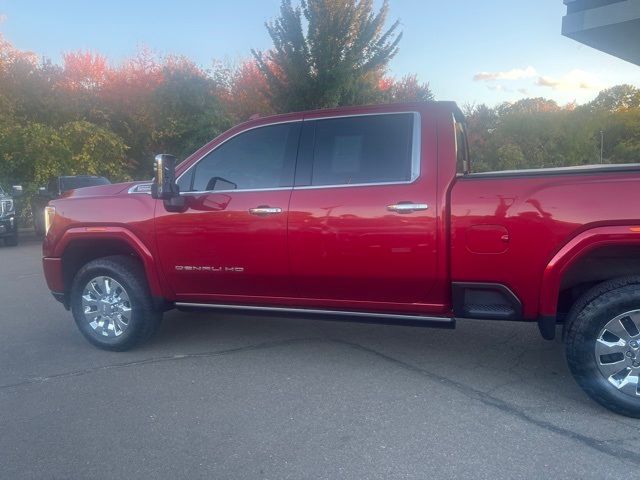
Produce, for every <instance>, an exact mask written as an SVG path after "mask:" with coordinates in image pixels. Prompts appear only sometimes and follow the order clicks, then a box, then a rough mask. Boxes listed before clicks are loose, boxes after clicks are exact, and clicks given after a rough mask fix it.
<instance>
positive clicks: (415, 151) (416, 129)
mask: <svg viewBox="0 0 640 480" xmlns="http://www.w3.org/2000/svg"><path fill="white" fill-rule="evenodd" d="M409 113H410V114H412V115H413V132H412V138H411V178H410V180H403V181H393V182H369V183H346V184H342V183H341V184H336V185H303V186H290V187H270V188H238V189H235V190H199V191H193V192H180V195H202V194H205V193H236V192H273V191H279V190H317V189H319V188H345V187H374V186H386V185H409V184H411V183H413V182H415V181H416V180H417V179H418V178H420V174H421V171H420V170H421V168H420V167H421V158H422V119H421V117H420V113H419V112H416V111H407V112H370V113H352V114H346V115H333V116H331V115H329V116H326V117H313V118H302V119H295V120H282V121H279V122H273V123H266V124H264V125H256V126H254V127H250V128H247V129H246V130H242V131H240V132H238V133H236V134H234V135H232V136H231V137H229V138H227V139H225V140H224V141H223V142H221V143H219V144H218V145H216V146H215V147H213V148H211V149H210V150H208V151H207V152H205V153H203V154H202V155H201V156H200V158H198V159H197V160H196V161H195V162H193V164H191V165H190V166H189V168H187V169H186V170H185V171H184V172H182V173H181V174H180V176H179V177H178V178H176V183H178V181H180V179H181V178H182V177H183V176H184V175H186V174H187V173H188V172H189V171H190V170H191V169H192V168H195V167H196V165H198V163H200V162H201V161H202V159H204V157H206V156H207V155H209V154H210V153H211V152H213V151H214V150H216V149H217V148H219V147H221V146H222V145H224V144H225V143H227V142H228V141H229V140H231V139H232V138H235V137H237V136H238V135H240V134H242V133H245V132H249V131H251V130H255V129H258V128H263V127H270V126H272V125H282V124H285V123H296V122H300V123H304V122H315V121H318V120H333V119H337V118H351V117H370V116H382V115H407V114H409ZM136 186H137V185H134V187H131V189H133V188H135V187H136ZM131 189H130V191H129V193H143V192H132V191H131ZM144 193H146V192H144ZM149 193H150V192H149Z"/></svg>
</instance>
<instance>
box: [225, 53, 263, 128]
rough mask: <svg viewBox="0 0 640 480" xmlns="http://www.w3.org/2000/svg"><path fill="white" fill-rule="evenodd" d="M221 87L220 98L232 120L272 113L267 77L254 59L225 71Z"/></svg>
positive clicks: (242, 119)
mask: <svg viewBox="0 0 640 480" xmlns="http://www.w3.org/2000/svg"><path fill="white" fill-rule="evenodd" d="M223 87H224V88H223V90H222V91H221V92H220V100H221V101H222V103H223V105H224V106H225V109H226V110H227V111H228V112H229V114H230V115H231V117H232V118H233V119H234V120H236V121H244V120H248V119H249V117H250V116H252V115H255V114H260V115H268V114H270V113H273V109H272V108H271V104H270V103H269V98H268V91H269V86H268V84H267V79H266V78H265V76H264V75H263V74H262V72H260V69H259V68H258V65H257V64H256V62H255V61H254V60H247V61H245V62H243V63H242V64H241V65H240V66H239V67H236V68H234V69H231V70H229V71H227V72H226V78H224V81H223Z"/></svg>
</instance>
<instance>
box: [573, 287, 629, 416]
mask: <svg viewBox="0 0 640 480" xmlns="http://www.w3.org/2000/svg"><path fill="white" fill-rule="evenodd" d="M565 342H566V353H567V361H568V363H569V368H570V369H571V373H572V374H573V376H574V377H575V379H576V381H577V382H578V384H579V385H580V386H581V387H582V389H583V390H584V391H585V392H586V393H587V394H588V395H589V396H590V397H591V398H592V399H593V400H595V401H596V402H598V403H599V404H601V405H602V406H604V407H605V408H608V409H609V410H612V411H614V412H616V413H619V414H621V415H626V416H629V417H635V418H640V276H633V277H625V278H619V279H614V280H611V281H608V282H605V283H603V284H601V285H598V286H596V287H594V288H593V289H591V290H590V291H588V292H587V293H586V294H585V295H583V296H582V298H581V299H580V300H578V301H577V302H576V304H575V305H574V306H573V308H572V310H571V312H570V313H569V318H568V321H567V334H566V339H565Z"/></svg>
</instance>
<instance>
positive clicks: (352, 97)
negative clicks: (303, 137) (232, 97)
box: [253, 0, 402, 111]
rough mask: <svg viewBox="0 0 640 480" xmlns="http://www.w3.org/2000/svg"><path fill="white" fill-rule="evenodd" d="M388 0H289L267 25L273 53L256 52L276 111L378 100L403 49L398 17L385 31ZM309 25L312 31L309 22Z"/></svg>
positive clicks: (283, 2) (284, 0)
mask: <svg viewBox="0 0 640 480" xmlns="http://www.w3.org/2000/svg"><path fill="white" fill-rule="evenodd" d="M388 10H389V7H388V3H387V1H386V0H385V1H384V2H383V4H382V7H381V8H380V10H379V11H378V12H377V13H376V12H375V11H374V8H373V0H302V2H301V5H300V6H295V7H294V6H293V5H292V3H291V0H283V1H282V4H281V7H280V17H278V18H277V19H276V20H275V21H273V22H270V23H267V24H266V26H267V31H268V32H269V35H270V36H271V39H272V41H273V49H272V50H270V51H268V52H266V53H265V52H258V51H255V50H254V51H253V54H254V57H255V59H256V62H257V64H258V67H259V68H260V71H261V72H262V73H263V74H264V76H265V78H266V80H267V83H268V87H269V90H268V95H269V98H270V100H271V104H272V106H273V108H274V109H276V110H278V111H294V110H304V109H309V108H326V107H335V106H339V105H347V104H357V103H366V102H369V101H375V99H376V98H379V97H378V95H379V94H380V91H379V88H378V84H379V82H380V79H381V78H382V76H383V74H384V71H385V68H386V66H387V64H388V62H389V60H391V58H393V56H394V55H395V54H396V53H397V51H398V43H399V42H400V39H401V38H402V33H397V30H398V26H399V22H398V21H396V22H395V23H393V24H392V25H391V26H390V27H389V28H388V29H386V30H385V23H386V19H387V14H388ZM305 25H306V31H305V28H304V26H305Z"/></svg>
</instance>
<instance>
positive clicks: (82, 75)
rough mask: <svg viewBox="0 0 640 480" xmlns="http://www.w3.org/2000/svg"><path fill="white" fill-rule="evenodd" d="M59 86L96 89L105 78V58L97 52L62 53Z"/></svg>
mask: <svg viewBox="0 0 640 480" xmlns="http://www.w3.org/2000/svg"><path fill="white" fill-rule="evenodd" d="M63 61H64V69H63V73H62V78H61V79H60V84H61V85H60V86H61V87H63V88H65V89H67V90H98V89H100V88H101V87H103V86H104V84H105V82H106V80H107V73H108V68H107V59H106V58H105V57H104V56H103V55H100V54H99V53H91V52H88V51H87V52H83V51H77V52H69V53H65V54H64V55H63Z"/></svg>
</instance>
